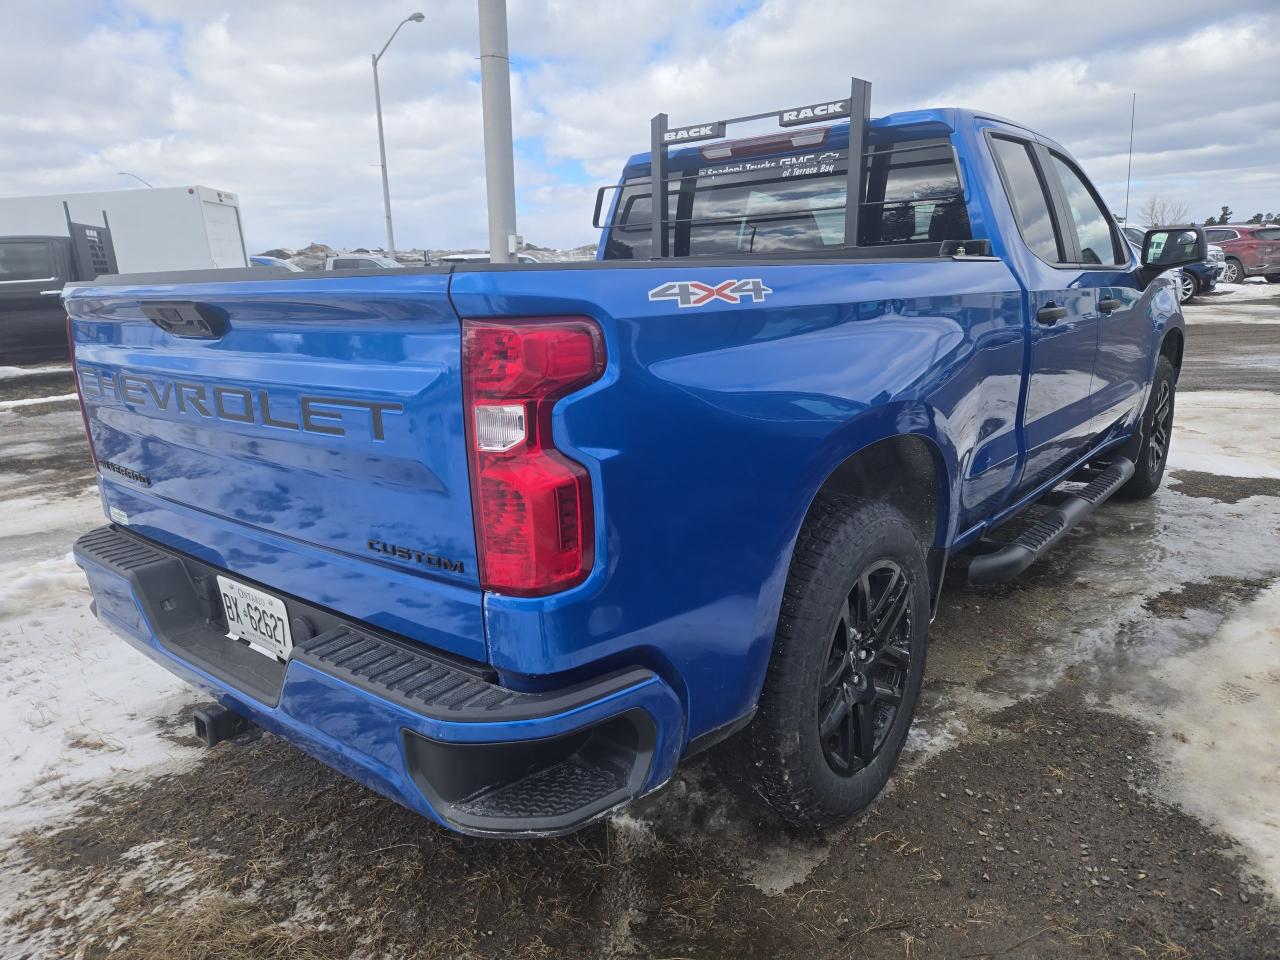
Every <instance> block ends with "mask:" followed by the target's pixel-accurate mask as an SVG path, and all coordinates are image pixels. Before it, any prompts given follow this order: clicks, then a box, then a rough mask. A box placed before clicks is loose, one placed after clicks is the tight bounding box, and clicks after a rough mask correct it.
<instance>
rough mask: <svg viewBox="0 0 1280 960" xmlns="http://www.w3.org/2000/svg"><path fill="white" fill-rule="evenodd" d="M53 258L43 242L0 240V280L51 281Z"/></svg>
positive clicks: (47, 245) (47, 246)
mask: <svg viewBox="0 0 1280 960" xmlns="http://www.w3.org/2000/svg"><path fill="white" fill-rule="evenodd" d="M52 279H53V258H52V256H51V255H50V251H49V244H47V243H45V242H44V241H43V240H0V280H9V281H13V280H52Z"/></svg>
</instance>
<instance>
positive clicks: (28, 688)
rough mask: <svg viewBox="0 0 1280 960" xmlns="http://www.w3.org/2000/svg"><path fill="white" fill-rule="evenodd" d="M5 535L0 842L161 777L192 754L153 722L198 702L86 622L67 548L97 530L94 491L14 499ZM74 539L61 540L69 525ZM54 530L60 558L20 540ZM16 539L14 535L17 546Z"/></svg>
mask: <svg viewBox="0 0 1280 960" xmlns="http://www.w3.org/2000/svg"><path fill="white" fill-rule="evenodd" d="M0 509H3V510H4V515H5V524H4V526H3V527H0V702H2V703H4V705H5V711H4V721H5V722H4V723H3V724H2V725H0V765H2V766H3V768H4V771H5V776H4V777H3V778H0V844H4V843H5V842H6V841H8V840H10V839H11V838H12V837H13V835H14V834H15V833H17V832H18V831H20V830H23V829H26V828H28V827H31V826H33V825H35V824H37V823H39V822H42V821H45V820H47V819H49V818H51V817H56V816H59V815H62V814H64V813H66V812H69V811H70V809H71V808H72V807H73V806H74V805H75V803H76V802H77V800H78V799H81V798H82V797H83V795H84V792H85V788H86V786H87V785H89V784H94V785H95V786H96V785H98V784H99V783H101V782H104V781H105V780H107V778H111V777H119V776H127V775H131V774H138V773H141V772H143V771H146V772H148V773H151V772H155V771H156V770H158V769H160V768H161V767H162V766H163V765H167V764H169V763H172V762H175V761H178V760H181V759H183V758H186V757H194V756H197V755H198V754H197V752H196V751H195V750H192V749H189V748H186V747H180V746H178V745H177V744H175V743H173V742H172V741H171V740H169V739H167V738H165V737H164V736H163V735H162V733H161V730H160V728H159V726H157V723H156V718H164V717H169V716H172V715H173V714H175V713H177V712H178V711H179V710H180V709H181V708H182V707H183V705H184V704H186V703H188V702H191V700H193V699H194V697H195V694H194V692H193V691H192V690H191V689H190V688H188V687H187V686H186V685H185V684H183V683H182V682H181V681H180V680H178V679H177V678H176V677H174V676H172V675H171V674H170V673H169V672H168V671H166V670H163V669H162V668H160V667H159V666H156V665H155V664H153V663H152V662H151V661H150V660H148V659H147V658H146V657H144V656H143V655H142V654H140V653H138V652H136V651H135V650H134V649H133V648H132V647H130V646H129V645H128V644H127V643H125V642H124V641H123V640H121V639H120V638H119V637H117V636H115V635H114V634H112V633H111V632H110V631H108V630H107V629H106V628H105V627H103V626H102V625H101V624H100V623H98V621H97V619H96V618H95V617H94V616H93V615H92V614H91V613H90V612H89V601H90V599H91V598H90V594H89V588H88V585H87V584H86V582H85V579H84V574H82V573H81V572H80V569H79V568H78V567H77V566H76V565H75V562H74V560H73V559H72V557H71V554H70V553H69V552H66V550H67V547H68V546H69V545H70V543H71V542H72V540H73V539H74V536H75V533H76V532H78V530H79V529H88V528H90V527H92V526H94V525H96V524H97V523H100V522H101V508H100V506H99V505H98V502H97V497H96V495H95V494H94V493H93V492H92V491H86V492H85V495H84V496H82V497H78V498H75V499H74V500H72V501H69V502H68V501H61V502H57V503H51V502H48V501H43V500H41V499H40V498H39V497H27V498H21V499H16V500H10V501H7V502H6V503H4V504H3V507H2V508H0ZM64 522H66V523H69V524H70V527H71V529H69V530H64V529H63V527H64V526H65V525H66V523H64ZM50 524H53V525H56V526H57V528H58V530H59V532H58V534H57V536H56V538H51V539H54V542H55V543H56V544H57V546H58V547H59V548H60V549H61V550H62V551H63V552H62V553H61V554H59V555H58V556H55V557H51V558H45V559H38V560H34V561H33V560H32V559H31V558H30V556H29V555H27V554H26V553H25V552H23V551H18V550H15V549H12V548H11V547H12V546H13V545H16V543H17V542H18V541H17V537H22V536H24V535H29V534H30V533H32V532H35V531H37V530H40V529H42V528H45V527H47V526H48V525H50ZM15 534H16V535H17V536H16V537H15Z"/></svg>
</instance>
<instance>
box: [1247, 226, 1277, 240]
mask: <svg viewBox="0 0 1280 960" xmlns="http://www.w3.org/2000/svg"><path fill="white" fill-rule="evenodd" d="M1253 237H1254V239H1255V240H1268V241H1270V240H1280V227H1273V228H1271V229H1269V230H1255V231H1254V232H1253Z"/></svg>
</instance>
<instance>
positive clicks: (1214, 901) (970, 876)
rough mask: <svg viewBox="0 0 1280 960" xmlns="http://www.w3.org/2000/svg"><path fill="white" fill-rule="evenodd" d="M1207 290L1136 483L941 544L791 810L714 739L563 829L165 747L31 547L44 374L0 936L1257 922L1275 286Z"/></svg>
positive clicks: (315, 950)
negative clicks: (943, 560)
mask: <svg viewBox="0 0 1280 960" xmlns="http://www.w3.org/2000/svg"><path fill="white" fill-rule="evenodd" d="M1223 289H1224V290H1225V291H1227V292H1225V293H1224V294H1222V295H1219V296H1216V297H1213V298H1202V300H1201V301H1200V302H1198V303H1196V304H1194V305H1192V306H1191V307H1190V308H1189V309H1188V311H1187V312H1188V325H1189V330H1190V332H1189V337H1188V346H1187V360H1186V366H1185V367H1184V373H1183V381H1182V384H1181V392H1180V395H1179V401H1178V403H1179V409H1178V426H1177V430H1176V432H1175V436H1174V446H1173V450H1174V453H1173V456H1174V460H1173V462H1172V470H1171V474H1170V476H1169V478H1168V481H1167V484H1166V487H1165V488H1164V489H1163V490H1162V491H1161V492H1160V493H1159V494H1158V495H1157V496H1156V497H1155V498H1153V499H1152V500H1150V501H1146V502H1143V503H1112V504H1108V505H1107V506H1106V507H1105V508H1103V509H1102V510H1100V511H1099V512H1098V514H1096V515H1095V516H1094V517H1093V518H1091V519H1090V520H1089V521H1087V522H1086V524H1085V525H1083V526H1082V528H1081V529H1079V530H1077V531H1075V532H1073V534H1072V535H1071V536H1070V537H1069V538H1068V540H1067V541H1066V542H1064V543H1063V544H1062V545H1060V546H1059V547H1058V548H1057V549H1056V550H1055V551H1053V553H1052V554H1051V555H1050V556H1048V557H1047V558H1045V560H1044V561H1042V562H1041V563H1039V564H1037V565H1036V566H1035V567H1033V568H1032V569H1031V570H1029V571H1028V572H1027V574H1026V575H1024V576H1023V577H1022V578H1021V579H1019V580H1018V581H1016V582H1015V583H1012V584H1008V585H1004V586H1001V587H994V588H987V589H981V590H978V589H973V588H969V587H967V586H965V584H964V575H963V561H962V560H961V561H958V562H957V563H955V564H953V568H952V570H951V571H950V572H949V576H948V584H947V586H946V588H945V589H944V592H943V598H942V608H941V610H940V613H939V616H938V619H937V621H936V623H935V625H934V628H933V643H932V648H931V651H930V663H929V672H928V676H927V678H926V685H925V690H924V694H923V697H922V703H921V708H920V715H919V718H918V722H917V724H916V727H915V728H914V730H913V733H912V739H911V741H910V746H909V751H908V754H907V755H906V757H905V760H904V765H903V767H902V769H901V771H900V773H899V775H898V776H897V777H896V778H895V779H894V781H893V783H892V784H891V787H890V789H889V790H888V791H886V793H885V795H884V796H883V797H882V798H881V799H880V800H879V801H878V802H877V803H876V804H875V805H874V806H873V808H872V809H870V810H869V811H867V812H866V813H865V814H864V815H862V816H860V817H858V818H857V819H855V820H854V821H853V822H851V823H850V824H848V825H846V826H845V827H844V828H842V829H840V830H838V831H834V832H831V833H828V834H826V835H822V836H816V835H807V834H800V833H795V832H793V831H790V830H788V829H786V828H784V827H782V826H780V825H779V824H777V823H776V822H774V821H772V820H770V819H769V818H768V817H766V816H764V815H762V814H760V813H759V812H758V811H757V810H755V809H754V808H751V807H748V806H744V805H743V804H741V803H740V802H738V801H737V800H736V799H734V798H733V797H732V796H731V795H730V794H729V793H728V792H727V791H726V790H724V789H723V788H722V787H721V785H720V783H719V780H718V778H717V775H716V768H715V757H714V756H712V757H703V758H698V759H696V760H695V761H693V762H691V763H690V764H688V765H686V766H685V767H684V768H683V769H682V770H681V772H680V773H679V775H678V776H677V778H676V779H675V780H674V781H673V782H672V783H671V784H669V785H668V786H667V787H666V788H665V789H663V790H662V791H660V792H659V793H658V794H656V795H655V796H653V797H650V798H646V799H645V800H644V801H642V802H641V803H639V804H636V805H635V806H633V807H632V808H630V809H629V810H628V811H627V812H626V813H625V814H623V815H621V816H617V817H614V818H613V819H612V820H610V821H608V822H605V823H602V824H600V825H598V826H596V827H594V828H592V829H590V830H587V831H585V832H583V833H581V834H578V835H576V836H573V837H570V838H566V839H562V840H555V841H543V842H492V841H480V840H472V839H468V838H463V837H458V836H455V835H452V834H449V833H447V832H445V831H443V830H441V829H439V828H437V827H435V826H433V825H432V824H430V823H427V822H425V821H423V820H421V819H419V818H417V817H416V816H414V815H413V814H411V813H409V812H407V811H405V810H403V809H401V808H399V807H397V806H396V805H394V804H392V803H390V802H388V801H385V800H382V799H381V798H379V797H377V796H375V795H373V794H372V793H370V792H369V791H367V790H365V789H363V788H362V787H359V786H358V785H356V784H354V783H352V782H350V781H348V780H345V779H344V778H343V777H341V776H340V775H338V774H336V773H333V772H332V771H330V770H328V769H327V768H325V767H323V766H321V765H319V764H317V763H315V762H313V761H311V760H309V759H308V758H306V757H305V756H303V755H301V754H299V753H298V752H297V751H295V750H293V749H292V748H290V747H289V746H287V745H286V744H284V743H282V742H280V741H278V740H276V739H274V738H272V737H269V736H264V737H261V738H259V739H257V740H254V741H252V742H249V743H247V744H243V745H232V744H224V745H221V746H219V747H217V748H215V749H214V750H212V751H206V752H199V751H197V750H195V749H194V744H193V741H192V740H191V738H190V737H189V736H188V734H187V730H188V725H189V716H190V713H189V711H190V708H189V704H190V702H191V700H192V699H194V697H193V696H192V695H189V694H183V693H181V692H177V693H175V692H173V688H171V687H170V686H168V685H167V675H165V674H163V673H161V672H159V671H158V670H155V671H154V672H147V671H149V670H152V668H151V667H150V665H149V664H147V662H146V661H144V660H142V658H140V657H136V655H135V654H133V653H132V651H130V650H129V649H128V648H127V647H126V646H125V645H124V644H123V642H121V641H119V640H117V639H115V638H114V637H112V636H110V635H109V634H107V633H106V632H105V631H103V630H101V629H100V628H98V627H97V626H96V624H94V623H93V621H92V620H89V619H87V616H86V615H85V613H84V611H83V607H84V606H85V605H87V601H86V600H85V598H84V596H83V593H82V592H77V590H76V589H75V588H74V587H71V586H69V585H68V584H69V583H70V582H71V580H70V578H69V577H66V576H64V575H66V574H68V573H74V569H73V568H72V569H71V570H70V571H68V570H67V563H68V561H66V560H65V551H66V550H67V548H68V545H69V543H70V542H71V540H72V539H73V538H74V535H75V532H76V531H77V530H79V529H83V528H84V527H85V526H90V525H94V524H96V523H97V522H100V521H98V520H97V519H96V510H97V507H96V502H95V498H94V496H93V495H92V494H91V493H89V492H87V491H86V488H88V487H89V484H90V480H91V476H90V473H89V470H88V469H87V466H86V463H87V449H86V447H85V445H84V442H83V440H82V438H81V436H80V424H79V418H78V415H77V414H76V411H75V409H74V405H73V404H67V403H66V402H65V401H53V402H51V403H47V404H45V403H37V404H32V405H28V406H22V407H16V408H12V409H9V410H5V411H4V412H0V458H2V459H0V498H2V499H3V500H4V501H5V510H6V516H7V517H8V519H6V521H5V527H4V529H3V530H0V548H3V549H0V577H3V578H8V580H9V582H11V583H13V582H17V583H19V586H18V587H8V588H6V587H5V586H0V681H2V682H3V683H5V684H6V687H5V689H6V696H5V699H6V702H14V703H16V704H17V705H18V706H19V708H20V710H19V712H20V716H19V718H18V723H16V724H11V725H9V726H10V729H9V730H8V731H7V732H6V733H5V734H4V735H3V737H0V745H3V744H8V749H9V750H11V751H12V753H13V760H12V766H13V769H14V770H16V771H19V775H15V777H16V778H17V779H20V778H21V776H25V775H26V774H25V773H23V771H25V770H27V769H28V766H30V765H28V766H24V765H23V764H24V752H23V751H24V743H22V742H18V740H17V739H15V738H17V737H18V736H19V733H22V735H23V736H28V737H30V738H32V739H33V740H35V739H39V738H40V737H45V738H49V737H57V738H59V743H58V747H59V749H60V750H61V753H60V755H59V763H58V769H57V771H52V772H51V771H42V772H40V774H39V776H38V777H33V779H32V782H31V783H30V784H21V783H20V784H18V785H17V787H19V788H21V789H17V788H15V791H16V792H14V793H13V796H15V797H16V798H17V799H16V800H14V801H13V803H12V804H11V805H10V806H8V807H5V806H4V803H3V802H0V843H2V845H0V917H2V918H3V919H2V920H0V955H3V956H6V957H62V956H74V957H77V958H81V960H92V958H97V957H106V956H113V957H117V956H118V957H136V958H161V957H163V958H196V957H200V958H215V957H255V958H259V957H260V958H275V957H280V958H284V957H289V958H313V957H315V958H319V957H348V956H362V957H363V956H370V957H372V956H414V957H440V958H444V957H494V958H498V957H502V958H509V957H529V958H550V957H557V958H559V957H572V958H578V957H582V958H595V957H619V958H621V957H670V958H676V957H686V958H695V957H696V958H714V957H725V956H735V957H743V958H754V957H761V958H764V957H780V956H795V957H806V958H808V957H814V958H827V957H831V958H849V957H859V958H861V957H866V958H879V957H886V958H888V957H894V958H924V957H948V958H954V957H970V958H975V957H1001V958H1050V957H1115V958H1120V957H1125V958H1132V957H1146V958H1191V957H1195V958H1201V957H1207V958H1212V957H1223V958H1266V957H1280V912H1278V910H1277V901H1276V897H1277V895H1280V820H1278V819H1277V814H1276V809H1277V805H1276V802H1275V801H1276V797H1277V793H1278V792H1280V755H1278V754H1280V749H1278V748H1277V746H1276V740H1275V737H1274V733H1273V729H1272V727H1273V724H1274V720H1275V717H1276V716H1277V715H1280V635H1277V628H1276V624H1277V622H1280V547H1277V543H1278V542H1280V540H1278V539H1277V535H1278V534H1280V359H1277V358H1278V357H1280V299H1277V298H1276V296H1275V295H1274V294H1273V293H1272V291H1273V290H1274V289H1275V288H1268V287H1265V286H1262V285H1259V284H1249V285H1245V286H1242V287H1234V288H1232V287H1224V288H1223ZM66 391H67V383H66V382H65V380H64V379H59V375H57V374H42V375H40V376H39V377H38V378H34V379H31V380H30V381H27V380H26V379H25V378H24V380H23V381H22V382H21V383H20V384H19V383H16V382H13V381H0V402H2V401H3V400H7V399H22V398H27V397H44V396H58V395H61V394H64V393H65V392H66ZM1227 418H1229V419H1227ZM1228 425H1229V426H1228ZM42 571H46V572H47V575H46V574H45V573H42ZM24 578H25V579H24ZM22 584H26V586H22ZM6 589H7V590H8V591H9V592H7V593H6ZM23 590H25V591H27V592H22V591H23ZM33 591H34V592H33ZM37 597H38V598H39V601H38V602H36V601H35V600H33V599H32V598H37ZM6 604H7V605H6ZM77 618H79V619H77ZM55 628H56V630H57V632H58V633H59V635H60V634H61V632H64V631H71V630H74V631H77V632H78V633H77V635H78V636H79V637H80V639H79V641H78V642H77V644H76V645H75V646H74V647H72V648H68V652H67V653H66V654H65V655H66V656H70V657H80V656H87V655H93V656H100V657H104V658H109V663H110V664H112V665H116V666H118V665H119V664H122V663H123V664H127V665H129V669H131V670H136V674H130V677H131V678H133V679H130V681H129V682H130V683H131V684H132V687H133V689H134V690H136V694H131V695H130V696H129V697H126V698H125V700H127V701H128V702H126V703H122V704H117V705H116V706H115V707H114V708H113V709H115V710H116V711H118V712H119V715H120V717H121V718H122V721H121V722H122V724H124V725H123V726H122V727H121V728H120V729H119V730H113V731H112V735H113V737H114V739H112V737H107V736H100V737H99V738H98V739H97V740H95V739H94V736H93V729H94V728H95V724H103V723H106V722H107V721H108V720H109V719H110V718H111V717H112V716H113V714H112V713H111V712H110V710H111V709H112V708H110V707H109V706H100V707H99V708H98V712H97V713H95V714H94V715H93V717H96V718H97V719H93V718H87V717H85V716H79V715H77V714H76V711H75V709H74V708H73V707H69V706H66V705H65V704H64V705H63V706H61V707H59V706H58V705H57V703H56V702H55V701H56V697H55V696H54V695H55V694H56V693H57V692H58V691H49V690H41V691H38V692H36V693H31V694H30V699H31V701H32V704H34V701H35V700H41V703H44V704H46V706H45V707H44V709H45V710H46V711H52V712H51V713H48V714H47V715H45V716H44V719H43V721H42V724H39V723H34V722H29V716H28V714H29V713H30V712H31V711H32V710H34V709H35V707H34V706H33V705H31V704H27V703H26V702H25V701H22V702H20V700H21V697H22V696H26V695H27V694H26V693H24V691H27V689H28V688H27V687H25V686H23V685H22V678H23V677H24V676H25V675H26V672H29V670H30V669H33V668H32V667H31V665H30V664H28V663H25V662H23V663H21V664H20V663H19V661H18V660H15V659H14V658H13V657H12V656H11V655H10V654H9V653H7V652H6V648H7V647H9V646H11V645H16V644H17V643H18V641H19V638H22V637H29V636H32V635H37V634H39V635H43V634H45V633H47V634H48V635H49V636H50V637H51V638H52V637H53V636H54V632H55ZM50 642H51V643H52V642H53V641H52V640H51V641H50ZM54 649H55V654H56V655H57V656H62V655H63V653H62V648H54ZM86 651H87V653H86ZM131 658H136V664H135V662H134V659H131ZM20 667H21V669H20ZM95 669H97V668H95ZM103 669H105V667H103ZM59 682H63V683H64V685H65V683H70V682H71V681H70V680H67V681H59ZM78 682H80V683H84V682H86V681H84V680H83V678H82V679H80V680H79V681H78ZM74 692H75V691H74V690H73V691H72V693H74ZM51 698H52V699H51ZM48 703H53V704H54V705H53V706H48V705H47V704H48ZM184 705H185V706H184ZM59 710H60V711H61V712H58V711H59ZM91 720H92V722H90V721H91ZM126 720H127V723H124V721H126ZM24 724H26V726H25V727H24V726H23V725H24ZM77 724H78V726H77ZM82 728H83V729H82ZM73 729H74V730H76V731H78V732H76V733H74V735H73V734H71V733H68V732H66V731H70V730H73ZM104 756H105V757H106V758H107V760H108V762H107V763H106V764H105V768H104V765H103V763H102V758H103V757H104ZM0 758H2V756H0ZM12 779H15V778H14V777H11V780H12ZM3 796H8V794H0V797H3Z"/></svg>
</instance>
